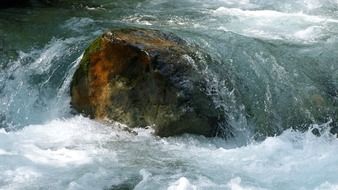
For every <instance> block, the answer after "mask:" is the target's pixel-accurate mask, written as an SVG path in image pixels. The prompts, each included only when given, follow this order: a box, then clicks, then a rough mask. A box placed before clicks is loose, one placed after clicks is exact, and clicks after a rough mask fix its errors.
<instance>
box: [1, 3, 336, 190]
mask: <svg viewBox="0 0 338 190" xmlns="http://www.w3.org/2000/svg"><path fill="white" fill-rule="evenodd" d="M130 27H141V28H152V29H159V30H161V31H164V32H172V33H174V34H176V35H178V36H179V37H181V38H183V39H184V40H185V41H187V42H188V43H189V44H190V45H192V46H198V47H199V49H201V50H203V53H206V54H209V55H210V57H208V59H206V63H205V68H204V69H203V70H202V71H201V72H202V73H203V74H205V76H206V77H207V80H208V82H209V89H208V93H210V95H211V96H213V98H214V101H215V102H216V103H217V105H219V106H222V107H223V108H225V113H224V114H226V115H227V118H228V123H229V125H230V126H231V130H232V133H233V134H234V136H233V137H230V138H227V139H224V138H220V137H215V138H205V137H201V136H195V135H183V136H179V137H169V138H159V137H156V136H153V135H152V130H151V129H135V131H134V132H133V133H130V132H127V131H124V130H122V129H121V128H120V127H119V126H120V124H118V123H116V124H109V125H108V124H103V123H98V122H95V121H92V120H90V119H88V118H85V117H83V116H80V115H78V114H74V111H73V110H72V108H71V107H70V103H69V102H70V96H69V85H70V82H71V79H72V76H73V74H74V72H75V70H76V68H77V66H78V63H79V60H80V59H81V55H82V53H83V51H84V49H85V48H86V47H87V46H88V45H89V43H90V42H91V41H92V40H93V39H95V38H96V37H97V36H99V35H101V34H102V33H103V32H105V31H108V30H109V29H112V28H130ZM337 47H338V1H337V0H274V1H268V0H208V1H205V0H138V1H136V0H116V1H108V0H97V1H94V0H92V1H91V0H88V1H79V0H74V1H72V2H71V3H70V1H68V2H67V1H65V2H64V3H60V4H58V5H55V6H43V5H40V4H38V3H34V4H33V5H32V6H31V7H25V8H9V9H1V10H0V189H6V190H7V189H8V190H14V189H25V190H30V189H32V190H36V189H53V190H54V189H60V190H64V189H69V190H80V189H93V190H97V189H112V190H114V189H115V190H122V189H136V190H141V189H144V190H148V189H154V190H157V189H168V190H195V189H229V190H262V189H269V190H270V189H271V190H285V189H288V190H293V189H294V190H300V189H302V190H303V189H304V190H337V189H338V177H337V173H338V155H337V153H336V152H337V151H336V150H337V149H338V140H337V138H336V137H335V135H332V134H331V133H330V128H331V127H332V126H337V121H338V48H337ZM291 128H294V129H297V130H294V129H291Z"/></svg>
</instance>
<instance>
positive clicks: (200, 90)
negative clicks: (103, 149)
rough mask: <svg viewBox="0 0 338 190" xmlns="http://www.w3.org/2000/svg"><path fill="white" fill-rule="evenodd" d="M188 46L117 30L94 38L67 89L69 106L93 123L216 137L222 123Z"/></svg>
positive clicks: (168, 37) (149, 33)
mask: <svg viewBox="0 0 338 190" xmlns="http://www.w3.org/2000/svg"><path fill="white" fill-rule="evenodd" d="M197 64H198V60H197V59H195V58H194V53H193V51H192V50H190V48H189V47H188V45H187V44H186V42H184V41H183V40H182V39H180V38H178V37H177V36H175V35H173V34H171V33H169V34H168V33H162V32H160V31H157V30H145V29H120V30H113V31H110V32H107V33H105V34H104V35H102V36H101V37H99V38H97V39H96V40H95V41H94V42H93V43H92V44H91V45H90V46H89V48H87V50H86V51H85V53H84V56H83V58H82V60H81V62H80V67H79V68H78V70H77V71H76V73H75V75H74V78H73V82H72V85H71V97H72V100H71V103H72V106H73V107H74V108H75V109H76V110H77V111H79V112H81V113H84V114H85V115H89V116H90V117H91V118H95V119H97V120H105V119H109V120H114V121H118V122H122V123H124V124H127V125H128V126H130V127H145V126H153V128H154V129H155V133H156V134H157V135H159V136H172V135H178V134H182V133H193V134H200V135H205V136H215V134H216V133H217V130H218V126H219V125H220V124H221V123H222V122H223V121H224V120H225V119H224V113H223V111H222V110H220V109H218V108H217V107H216V105H215V104H214V102H213V101H212V98H211V97H209V96H208V95H207V94H206V88H207V82H206V80H205V79H204V77H203V75H202V74H201V73H200V72H199V71H198V69H197V66H196V65H197Z"/></svg>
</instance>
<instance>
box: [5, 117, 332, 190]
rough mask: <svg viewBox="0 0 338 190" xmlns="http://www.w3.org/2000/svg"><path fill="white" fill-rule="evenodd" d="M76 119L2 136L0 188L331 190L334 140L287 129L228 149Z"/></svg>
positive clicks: (220, 142)
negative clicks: (123, 187) (260, 139)
mask: <svg viewBox="0 0 338 190" xmlns="http://www.w3.org/2000/svg"><path fill="white" fill-rule="evenodd" d="M136 132H137V133H138V134H135V133H129V132H126V131H123V130H122V129H121V128H120V127H117V124H111V125H106V124H100V123H97V122H94V121H91V120H89V119H86V118H84V117H81V116H77V117H74V118H71V119H66V120H65V119H59V120H54V121H51V122H48V123H46V124H44V125H31V126H27V127H25V128H24V129H22V130H19V131H16V132H5V131H4V130H2V131H1V133H0V136H1V137H0V138H1V142H0V163H1V164H0V189H11V190H12V189H48V188H49V189H103V188H109V187H111V186H113V187H117V186H119V185H121V186H123V185H126V184H127V185H130V186H131V187H135V189H170V190H174V189H175V190H191V189H231V190H240V189H246V190H249V189H253V190H254V189H336V187H337V186H338V179H337V177H336V174H337V172H338V166H337V163H338V157H337V156H336V150H337V148H338V140H337V139H336V138H335V137H333V136H331V135H330V134H329V133H324V134H323V136H322V137H317V136H314V135H313V134H312V133H311V132H307V133H299V132H294V131H291V130H288V131H286V132H284V133H283V134H282V135H281V136H278V137H269V138H267V139H266V140H265V141H263V142H252V143H250V144H248V145H246V146H243V147H233V148H231V147H229V146H228V144H229V143H228V142H225V141H224V140H222V139H207V138H204V137H197V136H183V137H172V138H157V137H154V136H152V135H151V132H152V131H149V130H143V129H136Z"/></svg>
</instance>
